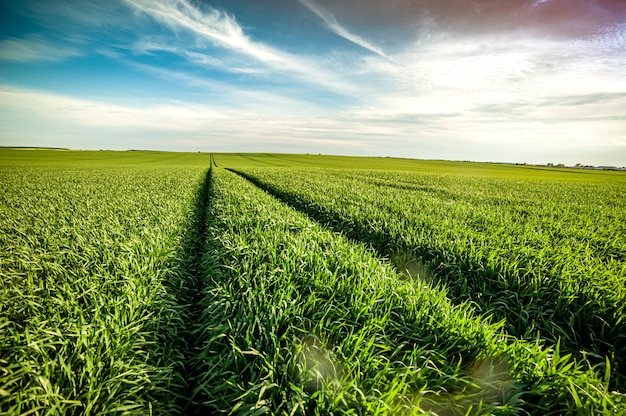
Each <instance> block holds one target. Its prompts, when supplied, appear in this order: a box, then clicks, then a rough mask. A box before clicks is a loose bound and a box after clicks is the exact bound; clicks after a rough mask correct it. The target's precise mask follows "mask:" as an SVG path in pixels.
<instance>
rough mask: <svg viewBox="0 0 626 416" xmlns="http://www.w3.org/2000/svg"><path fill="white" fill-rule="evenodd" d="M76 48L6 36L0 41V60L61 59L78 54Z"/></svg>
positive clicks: (39, 40)
mask: <svg viewBox="0 0 626 416" xmlns="http://www.w3.org/2000/svg"><path fill="white" fill-rule="evenodd" d="M80 55H81V53H80V51H78V50H77V49H76V48H72V47H66V46H60V45H58V44H57V43H52V42H48V41H45V40H42V39H38V38H31V39H20V38H6V39H3V40H2V41H0V60H3V61H13V62H37V61H62V60H64V59H67V58H71V57H75V56H80Z"/></svg>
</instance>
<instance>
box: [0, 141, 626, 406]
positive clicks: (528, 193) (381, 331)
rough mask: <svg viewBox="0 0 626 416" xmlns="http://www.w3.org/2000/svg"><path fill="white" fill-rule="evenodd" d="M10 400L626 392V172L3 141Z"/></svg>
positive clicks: (483, 402)
mask: <svg viewBox="0 0 626 416" xmlns="http://www.w3.org/2000/svg"><path fill="white" fill-rule="evenodd" d="M0 183H1V184H2V187H1V188H0V328H1V332H0V412H2V413H5V414H105V413H112V414H207V413H223V414H257V415H260V414H284V415H295V414H298V415H310V414H319V415H325V414H355V415H356V414H361V415H370V414H379V415H384V414H416V415H417V414H444V415H457V414H458V415H466V414H469V415H479V414H502V415H518V414H520V415H526V414H532V415H535V414H537V415H545V414H555V415H556V414H624V412H625V411H626V396H625V395H624V392H625V391H626V383H625V381H624V380H625V378H626V362H624V360H623V357H624V356H626V327H625V325H626V322H625V319H624V315H625V310H624V305H625V304H626V302H625V297H626V283H625V282H626V265H625V264H626V263H625V261H626V260H625V259H626V256H625V252H626V247H625V246H624V241H626V238H625V237H626V226H625V225H624V224H625V222H624V218H625V217H626V215H625V214H626V174H625V173H623V172H613V171H590V170H577V169H557V168H547V167H533V166H513V165H502V164H485V163H468V162H444V161H421V160H410V159H388V158H355V157H341V156H323V155H286V154H251V153H243V154H234V153H230V154H226V153H224V154H222V153H215V154H208V153H167V152H79V151H61V150H57V151H52V150H18V149H0Z"/></svg>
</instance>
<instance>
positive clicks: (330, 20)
mask: <svg viewBox="0 0 626 416" xmlns="http://www.w3.org/2000/svg"><path fill="white" fill-rule="evenodd" d="M300 3H302V4H303V5H304V6H305V7H306V8H307V9H309V10H311V11H312V12H313V13H315V14H316V15H317V16H318V17H319V18H320V19H322V20H323V21H324V23H326V26H328V28H329V29H330V30H331V31H332V32H333V33H335V34H336V35H337V36H341V37H342V38H344V39H346V40H348V41H350V42H352V43H354V44H355V45H358V46H360V47H362V48H364V49H367V50H368V51H370V52H373V53H375V54H377V55H380V56H382V57H383V58H386V59H389V57H388V56H387V54H385V52H384V51H383V50H382V49H381V48H379V47H377V46H375V45H373V44H371V43H370V42H368V41H367V40H365V39H363V38H362V37H361V36H359V35H356V34H354V33H352V32H350V31H349V30H348V29H346V28H345V27H344V26H342V25H341V24H339V22H338V21H337V19H336V18H335V16H334V15H333V14H332V13H330V12H329V11H328V10H326V9H324V8H323V7H322V6H320V5H319V4H317V3H316V2H315V1H313V0H300Z"/></svg>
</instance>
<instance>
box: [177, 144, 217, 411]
mask: <svg viewBox="0 0 626 416" xmlns="http://www.w3.org/2000/svg"><path fill="white" fill-rule="evenodd" d="M211 156H212V155H211ZM211 161H213V159H211ZM212 172H213V167H212V166H210V167H209V170H208V171H207V173H206V176H205V178H204V180H203V182H202V185H201V187H200V189H199V190H198V193H197V196H196V199H195V204H194V209H193V215H192V216H191V220H190V222H189V227H188V229H187V235H186V238H185V240H186V241H185V243H184V245H183V250H182V253H181V273H182V275H183V279H182V283H181V286H180V287H177V288H171V289H170V290H171V291H172V292H173V293H175V296H176V298H177V302H178V307H179V310H178V311H173V318H172V320H173V321H174V322H173V325H176V326H178V327H179V335H180V338H179V339H178V340H177V343H178V345H177V346H176V348H177V350H178V354H179V362H178V363H175V364H174V365H176V366H177V367H178V369H177V370H178V371H179V373H180V375H181V376H182V380H183V381H184V383H185V385H184V386H182V387H181V388H178V389H175V391H173V393H174V395H175V396H176V401H177V404H178V406H179V409H180V410H181V411H182V414H185V415H196V414H207V409H206V408H205V407H204V406H202V405H201V404H200V401H201V398H196V397H195V395H194V391H195V389H196V384H197V379H198V371H197V370H196V367H197V362H198V356H199V354H200V353H201V351H202V344H201V340H200V339H198V337H197V336H196V334H197V331H198V328H200V327H202V324H203V316H202V311H203V307H202V300H203V295H202V289H203V288H204V283H205V281H206V276H207V272H208V271H207V270H206V268H205V267H203V265H202V256H203V254H204V252H205V248H206V238H207V215H208V209H209V203H210V199H211V197H210V186H211V180H212V179H211V178H212Z"/></svg>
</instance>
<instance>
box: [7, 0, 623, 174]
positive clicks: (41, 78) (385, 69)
mask: <svg viewBox="0 0 626 416" xmlns="http://www.w3.org/2000/svg"><path fill="white" fill-rule="evenodd" d="M0 145H5V146H51V147H69V148H75V149H159V150H175V151H198V150H201V151H215V152H218V151H232V152H286V153H325V154H345V155H373V156H400V157H413V158H427V159H454V160H476V161H507V162H528V163H547V162H552V163H566V164H575V163H583V164H595V165H618V166H624V165H626V0H485V1H470V0H390V1H376V0H334V1H330V0H267V1H243V0H215V1H208V0H205V1H201V0H117V1H116V0H112V1H107V2H102V1H93V0H82V1H80V2H76V1H73V0H47V1H39V0H24V1H19V2H8V1H7V2H0Z"/></svg>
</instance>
